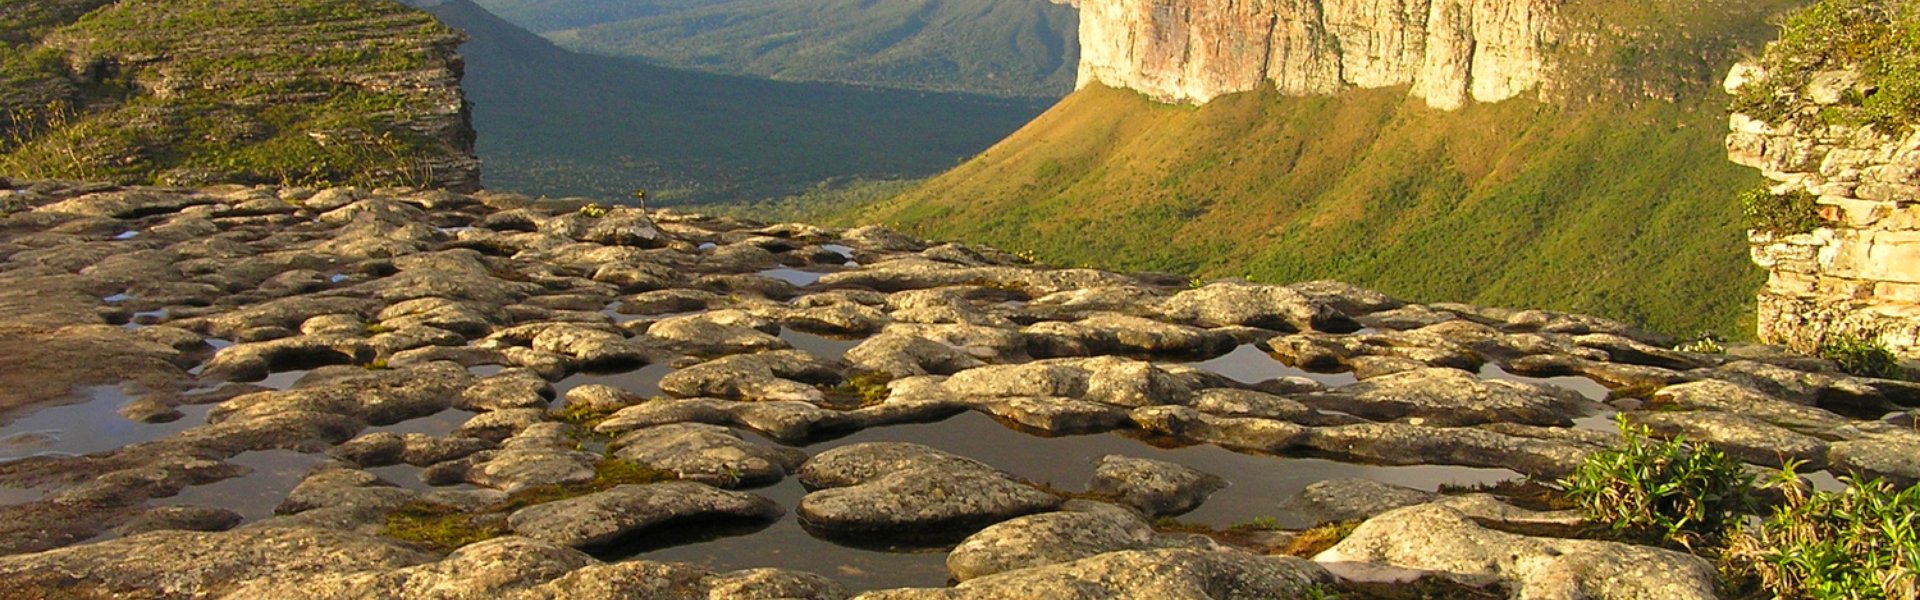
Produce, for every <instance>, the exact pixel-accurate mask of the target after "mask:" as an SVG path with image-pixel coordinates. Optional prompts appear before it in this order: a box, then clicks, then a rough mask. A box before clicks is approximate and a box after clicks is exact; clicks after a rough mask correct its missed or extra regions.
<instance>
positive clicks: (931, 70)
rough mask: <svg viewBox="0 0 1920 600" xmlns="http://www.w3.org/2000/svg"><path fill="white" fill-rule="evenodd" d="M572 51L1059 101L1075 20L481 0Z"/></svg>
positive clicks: (679, 3) (1069, 76) (963, 5)
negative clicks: (1057, 99)
mask: <svg viewBox="0 0 1920 600" xmlns="http://www.w3.org/2000/svg"><path fill="white" fill-rule="evenodd" d="M481 4H483V5H486V6H488V7H489V8H493V9H495V12H496V13H498V14H501V15H502V16H504V17H506V18H507V19H508V20H510V21H514V22H516V23H520V24H522V25H525V26H527V27H528V28H530V29H533V30H535V31H540V32H542V33H544V34H546V35H547V36H548V37H550V38H552V39H554V40H555V41H556V42H559V43H560V45H562V46H565V47H567V48H570V49H574V50H579V51H582V52H589V53H594V54H604V55H609V56H625V57H634V58H640V59H644V60H647V61H649V62H654V63H657V64H662V65H668V66H674V67H682V68H692V69H700V70H706V71H714V72H722V73H732V74H740V75H752V76H757V77H766V78H771V79H778V80H784V81H826V82H838V83H851V84H859V85H871V86H877V87H889V88H906V89H919V90H936V91H951V92H968V93H986V94H995V95H1016V96H1036V97H1050V98H1052V97H1059V96H1060V95H1063V94H1065V93H1067V92H1068V91H1070V90H1072V89H1073V80H1074V76H1075V67H1076V64H1077V60H1078V58H1077V56H1078V54H1077V49H1078V47H1079V45H1078V43H1077V42H1076V39H1077V31H1076V28H1077V22H1078V21H1077V19H1076V15H1075V14H1074V11H1073V9H1071V8H1068V7H1066V6H1064V5H1059V4H1053V3H1051V2H1048V1H1047V0H784V1H781V2H767V1H765V0H647V1H638V2H635V1H614V0H483V1H482V2H481Z"/></svg>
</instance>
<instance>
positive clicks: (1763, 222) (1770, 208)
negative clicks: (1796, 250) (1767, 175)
mask: <svg viewBox="0 0 1920 600" xmlns="http://www.w3.org/2000/svg"><path fill="white" fill-rule="evenodd" d="M1740 214H1741V215H1742V216H1744V217H1745V218H1746V225H1747V229H1752V230H1756V231H1762V232H1766V233H1771V234H1773V235H1794V234H1800V233H1807V232H1809V231H1813V230H1814V228H1817V227H1819V226H1820V214H1819V212H1817V208H1816V207H1815V205H1814V202H1813V194H1809V193H1806V192H1803V191H1797V190H1796V191H1793V192H1789V193H1786V194H1775V193H1773V192H1770V191H1768V190H1767V189H1766V188H1764V187H1759V188H1753V189H1750V190H1747V191H1745V192H1741V193H1740Z"/></svg>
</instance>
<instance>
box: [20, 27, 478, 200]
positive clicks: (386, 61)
mask: <svg viewBox="0 0 1920 600" xmlns="http://www.w3.org/2000/svg"><path fill="white" fill-rule="evenodd" d="M0 24H3V25H4V26H5V28H6V29H5V33H4V35H3V36H0V39H4V40H5V43H4V44H0V46H3V47H4V49H0V80H4V82H5V84H6V85H7V89H6V91H4V92H0V105H4V106H0V108H4V109H5V112H6V113H7V114H6V116H5V118H4V119H0V172H4V173H6V174H8V175H15V176H24V177H56V178H73V179H94V180H113V181H121V182H133V183H205V182H214V181H237V182H268V183H296V184H319V183H359V184H384V183H414V184H426V183H431V182H432V181H433V180H434V175H433V174H432V173H429V172H426V171H425V170H426V168H427V167H425V165H428V164H431V163H434V162H436V161H438V160H440V159H445V158H448V157H455V156H458V155H461V154H463V153H464V152H465V149H464V148H462V147H460V146H461V145H462V144H461V143H460V140H461V139H462V135H461V134H460V133H459V132H458V131H453V130H457V129H459V128H460V127H463V125H461V124H460V123H459V122H458V121H459V120H458V118H456V117H451V116H450V115H449V114H448V113H447V112H445V111H446V110H447V109H446V108H445V105H446V104H448V103H449V98H457V96H453V94H452V92H451V91H450V90H451V88H450V87H446V88H442V89H440V90H433V89H429V88H430V86H420V87H407V86H393V85H387V84H385V83H382V82H390V81H397V80H400V79H405V78H407V77H408V75H407V74H408V73H412V72H416V71H419V70H421V69H426V68H432V67H434V66H435V65H434V64H433V63H434V61H448V60H451V54H450V52H451V50H452V48H453V47H454V45H455V44H456V43H458V41H459V36H458V34H457V33H455V32H454V31H452V30H451V29H448V28H446V27H443V26H441V25H440V24H439V23H437V22H435V21H434V20H433V18H432V17H430V16H428V15H425V14H423V13H420V12H418V11H415V10H412V9H409V8H406V7H404V6H401V5H398V4H395V3H392V2H386V1H384V0H273V1H245V0H169V1H161V0H118V1H114V2H106V1H96V0H66V1H60V0H54V1H46V0H9V1H7V2H5V3H4V4H0ZM454 104H456V105H457V102H454ZM455 109H457V106H455ZM449 128H451V129H452V130H449Z"/></svg>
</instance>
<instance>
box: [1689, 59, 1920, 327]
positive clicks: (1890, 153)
mask: <svg viewBox="0 0 1920 600" xmlns="http://www.w3.org/2000/svg"><path fill="white" fill-rule="evenodd" d="M1790 27H1791V26H1790ZM1813 35H1819V34H1818V33H1817V32H1816V33H1814V34H1813ZM1792 51H1794V50H1793V49H1791V48H1788V47H1784V46H1782V45H1775V46H1772V47H1769V49H1768V53H1767V54H1766V55H1765V56H1763V57H1762V58H1761V59H1760V60H1759V61H1758V62H1753V63H1743V64H1741V65H1739V66H1737V67H1735V68H1734V69H1733V71H1732V73H1730V74H1729V75H1728V76H1727V79H1726V88H1727V91H1728V92H1730V93H1734V94H1737V95H1739V96H1742V99H1741V100H1740V101H1739V102H1738V104H1737V105H1736V107H1735V110H1736V111H1741V110H1746V109H1758V110H1750V111H1749V112H1736V114H1734V115H1733V116H1732V117H1731V119H1730V123H1729V127H1730V129H1731V130H1732V132H1731V133H1730V134H1729V135H1728V136H1727V153H1728V157H1729V158H1731V159H1732V160H1733V162H1735V163H1738V164H1742V165H1746V166H1750V167H1754V168H1757V169H1759V170H1760V172H1761V174H1763V175H1765V176H1766V177H1767V179H1769V180H1770V184H1771V189H1770V190H1769V191H1770V192H1772V193H1773V194H1775V195H1776V198H1779V197H1790V196H1793V195H1803V194H1804V195H1810V196H1812V198H1813V205H1814V207H1815V208H1814V210H1816V211H1817V213H1818V221H1817V223H1815V224H1814V225H1813V226H1812V227H1809V228H1806V229H1807V230H1806V231H1794V230H1784V231H1769V230H1764V229H1756V230H1753V231H1750V232H1749V233H1748V238H1749V241H1750V242H1751V243H1752V248H1753V261H1754V263H1756V264H1758V265H1760V266H1761V267H1762V268H1764V269H1766V270H1767V273H1768V279H1767V284H1766V286H1765V287H1764V288H1762V289H1761V290H1760V297H1759V319H1758V321H1759V336H1760V339H1761V340H1763V341H1767V342H1772V343H1780V344H1785V345H1788V346H1792V347H1794V348H1795V349H1798V350H1801V351H1803V352H1807V351H1812V350H1815V349H1817V348H1818V347H1819V346H1820V345H1821V344H1822V343H1823V342H1824V341H1826V340H1828V339H1829V338H1832V337H1835V336H1865V337H1878V338H1879V339H1880V340H1881V341H1883V342H1885V343H1886V344H1887V345H1888V346H1890V347H1891V348H1893V349H1894V350H1895V351H1896V352H1898V353H1900V354H1904V355H1906V356H1908V357H1913V356H1920V122H1916V121H1920V120H1917V119H1914V118H1913V117H1912V116H1911V115H1907V116H1905V118H1897V119H1877V121H1879V122H1869V121H1866V120H1863V119H1860V118H1856V117H1851V116H1844V115H1852V114H1854V113H1856V112H1859V111H1861V110H1862V106H1863V104H1864V103H1867V102H1868V100H1867V99H1868V98H1869V97H1870V96H1873V95H1874V94H1875V93H1876V88H1877V86H1876V84H1875V82H1873V81H1872V80H1871V78H1870V77H1869V76H1868V75H1867V74H1866V73H1863V72H1862V68H1861V67H1860V65H1857V64H1853V65H1849V64H1831V63H1832V61H1831V60H1828V59H1816V58H1805V57H1789V56H1782V53H1786V52H1792ZM1885 51H1892V50H1885ZM1756 96H1759V97H1764V98H1765V99H1766V100H1765V101H1764V102H1750V101H1747V100H1746V98H1750V97H1756ZM1892 103H1893V102H1888V103H1887V104H1892ZM1803 209H1804V208H1803V207H1795V208H1793V209H1792V210H1803Z"/></svg>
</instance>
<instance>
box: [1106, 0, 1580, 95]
mask: <svg viewBox="0 0 1920 600" xmlns="http://www.w3.org/2000/svg"><path fill="white" fill-rule="evenodd" d="M1071 4H1074V5H1075V6H1078V7H1079V8H1080V44H1081V48H1080V52H1081V60H1080V77H1079V85H1080V86H1081V87H1085V86H1087V85H1089V84H1093V83H1100V84H1104V85H1107V86H1110V87H1121V88H1130V89H1134V90H1137V91H1140V92H1142V93H1145V94H1147V95H1148V96H1150V97H1153V98H1154V99H1156V100H1161V101H1164V102H1193V103H1204V102H1207V101H1209V100H1212V99H1213V98H1215V97H1218V96H1220V95H1223V94H1229V93H1234V92H1244V91H1249V90H1253V89H1255V88H1256V87H1259V86H1261V85H1266V84H1269V83H1270V84H1271V85H1273V86H1274V87H1275V88H1276V89H1278V90H1279V91H1280V92H1281V93H1283V94H1288V95H1304V94H1317V93H1331V92H1335V91H1338V90H1340V89H1341V88H1343V87H1347V86H1357V87H1363V88H1378V87H1389V86H1397V85H1411V86H1412V94H1413V95H1414V96H1417V97H1420V98H1423V99H1425V100H1426V102H1427V103H1428V104H1429V105H1431V106H1434V107H1436V108H1441V109H1448V110H1452V109H1458V108H1460V107H1462V106H1464V105H1465V104H1466V103H1467V102H1468V101H1469V100H1474V101H1481V102H1495V101H1499V100H1505V99H1507V98H1512V97H1515V96H1519V95H1521V94H1523V93H1526V92H1528V91H1530V90H1536V89H1538V88H1539V87H1540V84H1541V80H1542V73H1543V72H1544V71H1545V70H1546V68H1547V67H1546V65H1547V58H1546V54H1547V53H1546V49H1547V48H1548V47H1549V45H1551V44H1553V43H1555V42H1556V38H1557V36H1558V34H1557V33H1556V32H1557V31H1558V26H1557V25H1556V19H1555V12H1556V10H1555V8H1556V6H1557V3H1556V2H1554V1H1553V0H1256V1H1253V2H1247V1H1243V0H1074V1H1073V2H1071Z"/></svg>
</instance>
